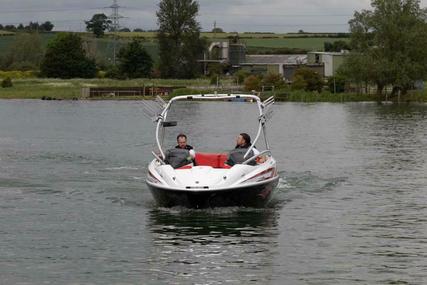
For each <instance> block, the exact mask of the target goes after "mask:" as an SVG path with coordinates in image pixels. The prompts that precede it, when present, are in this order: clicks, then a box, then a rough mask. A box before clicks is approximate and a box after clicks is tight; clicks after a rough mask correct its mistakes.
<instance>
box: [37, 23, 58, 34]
mask: <svg viewBox="0 0 427 285" xmlns="http://www.w3.org/2000/svg"><path fill="white" fill-rule="evenodd" d="M54 27H55V25H54V24H52V23H51V22H50V21H46V22H44V23H43V24H41V25H40V28H41V30H42V31H44V32H51V31H52V30H53V28H54Z"/></svg>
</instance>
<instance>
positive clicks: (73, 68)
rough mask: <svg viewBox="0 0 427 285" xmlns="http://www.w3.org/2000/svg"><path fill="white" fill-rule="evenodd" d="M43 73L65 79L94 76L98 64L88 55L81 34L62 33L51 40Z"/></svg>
mask: <svg viewBox="0 0 427 285" xmlns="http://www.w3.org/2000/svg"><path fill="white" fill-rule="evenodd" d="M41 73H42V75H44V76H47V77H55V78H64V79H67V78H93V77H95V75H96V64H95V61H94V60H92V59H89V58H88V57H87V56H86V53H85V51H84V49H83V42H82V39H81V37H80V36H79V35H77V34H71V33H61V34H58V35H57V36H56V37H55V38H54V39H52V40H51V41H50V42H49V44H48V46H47V50H46V55H45V57H44V59H43V62H42V64H41Z"/></svg>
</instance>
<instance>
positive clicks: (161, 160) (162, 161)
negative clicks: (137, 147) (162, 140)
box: [151, 151, 166, 165]
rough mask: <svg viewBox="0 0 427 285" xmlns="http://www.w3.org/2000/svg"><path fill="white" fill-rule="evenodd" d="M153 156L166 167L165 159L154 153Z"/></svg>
mask: <svg viewBox="0 0 427 285" xmlns="http://www.w3.org/2000/svg"><path fill="white" fill-rule="evenodd" d="M151 153H152V154H153V156H154V157H155V158H156V159H157V161H158V162H160V164H161V165H166V163H165V162H164V160H163V159H161V158H160V156H158V155H157V154H156V153H155V152H154V151H152V152H151Z"/></svg>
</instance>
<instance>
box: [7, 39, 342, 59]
mask: <svg viewBox="0 0 427 285" xmlns="http://www.w3.org/2000/svg"><path fill="white" fill-rule="evenodd" d="M2 35H7V36H2ZM81 35H82V37H83V39H84V40H85V42H86V43H87V45H88V50H89V51H90V52H91V54H92V55H93V56H94V57H95V58H96V59H97V60H98V61H99V62H101V63H105V64H108V63H109V62H111V59H112V55H113V49H114V40H113V34H107V35H106V37H104V38H100V39H97V38H94V37H93V36H92V35H91V34H88V33H81ZM40 36H41V37H42V42H43V44H44V46H46V45H47V44H48V42H49V40H50V39H52V38H53V37H54V36H55V33H45V34H40ZM202 36H203V37H206V38H208V39H209V40H210V41H222V40H228V39H229V38H230V37H234V36H236V34H235V33H202ZM345 36H346V35H345V34H329V33H322V34H306V33H304V34H275V33H241V34H239V38H240V40H241V41H242V42H244V43H246V45H247V48H248V50H249V51H250V52H251V53H254V52H255V53H256V52H257V51H260V52H263V51H265V50H268V51H269V52H273V53H274V51H275V50H276V49H280V48H290V49H301V50H307V51H312V50H317V51H318V50H323V46H324V43H325V42H328V41H329V42H333V41H336V40H348V39H347V38H345ZM16 37H17V35H16V34H13V33H10V32H1V31H0V54H4V53H5V52H6V51H7V48H8V46H9V45H10V44H11V43H12V42H13V41H14V40H15V39H16ZM132 38H139V39H141V40H142V41H143V43H144V46H145V47H146V49H147V51H148V52H149V53H150V55H151V56H152V57H153V59H154V61H155V62H158V48H157V39H156V33H154V32H129V33H118V44H117V48H118V49H119V48H120V46H122V45H124V44H126V43H128V42H129V41H130V40H131V39H132Z"/></svg>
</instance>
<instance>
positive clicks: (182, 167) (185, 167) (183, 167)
mask: <svg viewBox="0 0 427 285" xmlns="http://www.w3.org/2000/svg"><path fill="white" fill-rule="evenodd" d="M191 168H193V166H191V165H184V166H181V167H180V168H177V169H178V170H179V169H191Z"/></svg>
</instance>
